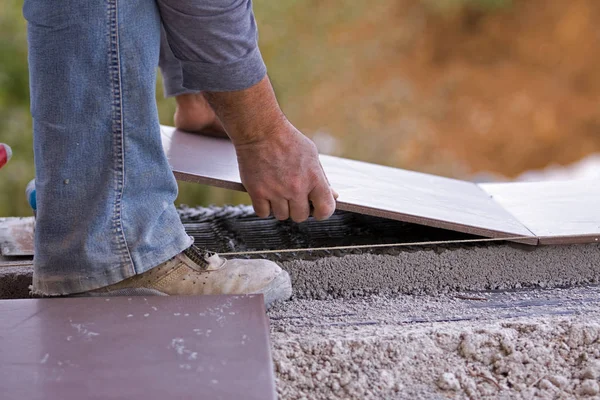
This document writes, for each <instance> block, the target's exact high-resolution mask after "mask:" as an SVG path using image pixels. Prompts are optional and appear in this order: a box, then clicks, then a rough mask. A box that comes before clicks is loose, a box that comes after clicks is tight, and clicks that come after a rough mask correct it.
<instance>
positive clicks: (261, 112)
mask: <svg viewBox="0 0 600 400" xmlns="http://www.w3.org/2000/svg"><path fill="white" fill-rule="evenodd" d="M205 97H206V99H207V100H208V101H209V103H210V104H211V105H212V107H213V108H214V110H215V112H216V114H217V116H218V117H219V119H220V120H221V122H222V123H223V126H224V127H225V130H226V131H227V133H228V134H229V136H230V137H231V140H232V142H233V144H234V145H235V148H236V152H237V156H238V163H239V166H240V175H241V178H242V183H243V184H244V187H245V188H246V190H247V191H248V193H249V194H250V197H251V198H252V204H253V205H254V210H255V211H256V214H257V215H258V216H260V217H267V216H268V215H269V214H270V213H271V211H272V213H273V215H274V216H275V217H276V218H277V219H279V220H285V219H288V218H290V217H291V218H292V219H293V220H294V221H296V222H302V221H304V220H306V219H307V218H308V217H309V215H310V212H311V203H312V206H313V211H312V215H313V216H314V217H315V218H316V219H318V220H322V219H326V218H329V217H330V216H331V215H332V214H333V212H334V211H335V198H337V194H336V193H335V191H334V190H333V189H331V187H330V186H329V182H328V181H327V178H326V177H325V173H324V172H323V168H322V167H321V163H320V162H319V154H318V152H317V148H316V146H315V145H314V143H313V142H312V141H311V140H310V139H308V138H307V137H306V136H304V135H303V134H302V133H300V132H299V131H298V130H297V129H296V128H294V126H293V125H292V124H291V123H290V122H289V121H288V120H287V119H286V118H285V116H284V115H283V113H282V112H281V110H280V109H279V105H278V104H277V100H276V99H275V94H274V93H273V89H272V87H271V83H270V82H269V80H268V78H266V77H265V78H264V79H263V80H262V81H261V82H259V83H258V84H256V85H254V86H252V87H251V88H249V89H245V90H240V91H236V92H212V93H209V92H207V93H205Z"/></svg>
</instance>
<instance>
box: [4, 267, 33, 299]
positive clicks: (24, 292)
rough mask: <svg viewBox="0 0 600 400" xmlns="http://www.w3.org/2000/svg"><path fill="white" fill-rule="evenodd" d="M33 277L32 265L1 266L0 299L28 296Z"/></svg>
mask: <svg viewBox="0 0 600 400" xmlns="http://www.w3.org/2000/svg"><path fill="white" fill-rule="evenodd" d="M32 277H33V268H32V267H0V299H24V298H28V297H29V285H31V280H32Z"/></svg>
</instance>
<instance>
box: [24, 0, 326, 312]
mask: <svg viewBox="0 0 600 400" xmlns="http://www.w3.org/2000/svg"><path fill="white" fill-rule="evenodd" d="M23 13H24V16H25V18H26V20H27V31H28V46H29V72H30V91H31V113H32V117H33V133H34V155H35V166H36V178H35V185H36V187H35V189H36V203H37V204H36V205H37V217H36V229H35V258H34V266H35V268H34V276H33V288H32V293H33V294H35V295H41V296H69V295H77V296H82V295H83V296H106V295H108V296H116V295H127V296H132V295H202V294H250V293H262V294H264V296H265V302H266V303H267V304H270V303H272V302H273V301H277V300H284V299H287V298H289V297H290V296H291V284H290V278H289V276H288V274H287V273H286V272H285V271H283V270H282V269H281V268H280V267H279V266H278V265H277V264H275V263H273V262H270V261H267V260H238V259H230V260H225V259H223V258H221V257H219V255H217V254H214V253H211V252H209V251H207V250H204V249H200V248H197V247H196V246H194V245H193V239H192V238H190V237H189V236H188V235H187V234H186V232H185V230H184V228H183V225H182V223H181V221H180V219H179V216H178V214H177V211H176V209H175V206H174V204H173V203H174V200H175V198H176V197H177V183H176V181H175V179H174V176H173V174H172V172H171V170H170V168H169V165H168V162H167V159H166V156H165V154H164V152H163V149H162V145H161V136H160V127H159V122H158V114H157V109H156V102H155V82H156V79H155V78H156V69H157V68H156V66H157V64H158V62H159V52H160V47H161V31H162V35H163V49H168V50H170V52H169V53H165V52H163V54H162V56H161V67H162V72H163V74H164V81H165V87H166V93H167V95H169V96H178V105H179V107H178V114H177V119H176V124H177V125H179V126H180V127H182V128H185V127H188V124H192V123H197V122H198V120H200V119H202V118H204V117H203V116H202V115H203V114H202V113H201V112H200V111H196V110H197V108H198V107H200V104H201V102H202V104H203V105H202V107H207V106H208V105H210V110H211V112H214V113H215V116H216V117H217V118H218V123H220V124H222V125H221V126H222V129H223V131H225V132H227V134H228V135H229V137H230V138H231V141H232V143H233V145H234V146H235V150H236V153H237V158H238V161H239V167H240V175H241V178H242V183H243V184H244V187H245V188H246V190H247V191H248V193H249V195H250V197H251V199H252V204H253V206H254V210H255V211H256V214H257V215H258V216H260V217H267V216H269V215H270V214H272V215H274V216H275V217H276V218H277V219H279V220H286V219H288V218H291V219H292V220H294V221H296V222H300V221H304V220H306V219H307V218H308V217H309V213H310V212H311V204H312V207H313V208H312V214H313V216H314V217H315V218H316V219H319V220H322V219H326V218H328V217H329V216H331V214H332V213H333V212H334V209H335V192H334V190H333V189H332V188H331V187H330V186H329V183H328V181H327V179H326V177H325V174H324V172H323V169H322V167H321V165H320V163H319V158H318V154H317V150H316V147H315V145H314V144H313V143H312V142H311V141H310V140H309V139H308V138H307V137H306V136H304V135H303V134H302V133H300V132H299V131H298V130H297V129H296V128H295V127H294V126H293V125H292V124H291V123H290V122H289V121H288V120H287V119H286V117H285V115H284V114H283V112H282V111H281V109H280V107H279V105H278V103H277V100H276V98H275V95H274V92H273V88H272V86H271V83H270V81H269V78H268V76H267V74H266V67H265V64H264V62H263V59H262V57H261V53H260V50H259V48H258V45H257V28H256V22H255V19H254V15H253V11H252V3H251V0H130V1H118V0H105V1H101V2H96V1H95V2H85V3H82V2H80V1H75V0H55V1H52V2H48V1H43V0H25V2H24V6H23ZM186 100H192V101H187V104H186ZM194 100H196V101H194ZM213 110H214V111H213ZM216 123H217V121H216V120H213V124H216ZM201 130H202V129H201ZM198 151H199V152H198V157H202V152H201V149H198Z"/></svg>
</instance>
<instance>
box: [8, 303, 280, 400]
mask: <svg viewBox="0 0 600 400" xmlns="http://www.w3.org/2000/svg"><path fill="white" fill-rule="evenodd" d="M0 321H2V322H1V323H0V338H1V340H0V360H1V362H0V398H3V399H27V400H33V399H89V398H95V399H128V400H138V399H139V400H142V399H143V400H151V399H160V400H163V399H196V398H198V399H236V400H237V399H260V400H263V399H275V398H276V396H275V386H274V377H273V366H272V361H271V354H270V347H269V338H268V334H269V332H268V321H267V318H266V315H265V309H264V306H263V299H262V296H261V295H255V296H248V297H245V296H188V297H147V298H143V297H131V298H127V297H113V298H62V299H36V300H34V299H27V300H3V301H0Z"/></svg>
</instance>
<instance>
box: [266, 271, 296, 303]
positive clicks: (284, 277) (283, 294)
mask: <svg viewBox="0 0 600 400" xmlns="http://www.w3.org/2000/svg"><path fill="white" fill-rule="evenodd" d="M258 293H260V294H262V295H263V297H264V299H265V307H266V308H267V310H268V309H269V308H270V307H271V306H272V305H273V303H275V302H279V301H285V300H288V299H289V298H290V297H292V281H291V279H290V274H288V272H287V271H286V270H283V269H282V270H281V273H280V274H279V275H277V276H276V277H275V279H273V282H271V284H270V285H269V286H267V287H266V288H264V289H263V290H261V291H260V292H258Z"/></svg>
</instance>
